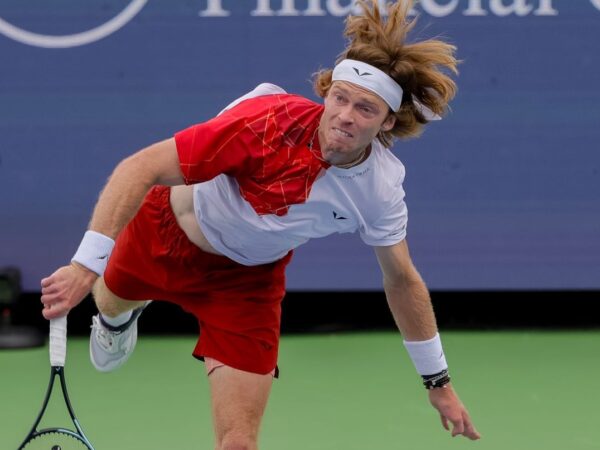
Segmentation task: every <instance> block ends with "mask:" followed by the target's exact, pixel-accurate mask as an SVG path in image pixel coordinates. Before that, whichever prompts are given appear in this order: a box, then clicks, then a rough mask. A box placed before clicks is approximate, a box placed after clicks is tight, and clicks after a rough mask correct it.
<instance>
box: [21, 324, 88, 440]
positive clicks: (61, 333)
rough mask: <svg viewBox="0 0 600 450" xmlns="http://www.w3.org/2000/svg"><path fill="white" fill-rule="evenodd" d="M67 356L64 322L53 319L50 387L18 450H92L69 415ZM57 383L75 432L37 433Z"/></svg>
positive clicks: (51, 431) (47, 430) (56, 430)
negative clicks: (66, 374) (58, 381)
mask: <svg viewBox="0 0 600 450" xmlns="http://www.w3.org/2000/svg"><path fill="white" fill-rule="evenodd" d="M66 355H67V318H66V317H61V318H60V319H53V320H51V321H50V365H51V367H50V383H49V384H48V389H47V390H46V397H45V398H44V403H43V404H42V409H41V411H40V413H39V414H38V416H37V419H35V422H34V424H33V426H32V427H31V431H30V432H29V434H28V435H27V437H26V438H25V440H24V441H23V443H22V444H21V445H20V446H19V449H18V450H23V449H25V450H86V449H87V450H94V447H92V444H90V441H88V439H87V438H86V437H85V434H84V433H83V430H82V429H81V426H80V425H79V421H78V420H77V417H76V416H75V413H74V412H73V407H72V406H71V402H70V400H69V394H68V393H67V383H66V382H65V358H66ZM57 377H58V379H59V380H60V387H61V389H62V393H63V397H64V399H65V406H66V407H67V410H68V411H69V415H70V416H71V420H72V421H73V425H74V426H75V430H69V429H66V428H44V429H42V430H38V426H39V424H40V422H41V420H42V417H43V416H44V412H46V407H47V406H48V400H50V396H51V395H52V389H53V388H54V384H55V381H56V378H57Z"/></svg>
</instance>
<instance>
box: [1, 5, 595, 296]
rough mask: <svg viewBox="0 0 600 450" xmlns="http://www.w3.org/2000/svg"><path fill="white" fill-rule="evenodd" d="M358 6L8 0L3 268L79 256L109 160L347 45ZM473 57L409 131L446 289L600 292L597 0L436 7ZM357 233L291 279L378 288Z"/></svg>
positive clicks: (4, 15)
mask: <svg viewBox="0 0 600 450" xmlns="http://www.w3.org/2000/svg"><path fill="white" fill-rule="evenodd" d="M350 12H351V6H350V1H347V0H346V1H345V0H296V1H294V0H279V1H275V0H273V1H269V0H244V1H239V0H229V1H228V0H208V1H207V0H203V1H201V0H168V1H167V0H86V1H85V2H78V1H75V0H53V1H48V0H28V1H26V2H24V1H22V0H0V266H2V265H8V264H11V265H16V266H19V267H20V268H21V269H22V271H23V273H24V284H25V288H26V289H27V290H29V291H37V290H38V289H39V279H40V278H41V277H42V276H45V275H47V274H48V273H50V272H51V271H52V270H54V269H55V268H56V267H58V266H59V265H62V264H63V263H65V262H67V261H68V260H69V258H70V256H71V255H72V254H73V253H74V251H75V249H76V247H77V245H78V243H79V240H80V237H81V236H82V234H83V232H84V230H85V229H86V224H87V221H88V219H89V216H90V213H91V209H92V207H93V205H94V203H95V200H96V198H97V195H98V192H99V190H100V189H101V188H102V186H103V184H104V182H105V180H106V178H107V177H108V175H109V174H110V172H111V170H112V168H113V167H114V165H115V164H116V163H117V162H118V161H119V160H121V159H122V158H124V157H125V156H127V155H129V154H131V153H132V152H134V151H135V150H137V149H140V148H142V147H144V146H146V145H148V144H150V143H152V142H154V141H156V140H159V139H163V138H165V137H168V136H171V135H172V134H173V133H174V132H175V131H177V130H179V129H182V128H184V127H187V126H188V125H190V124H192V123H195V122H199V121H202V120H205V119H207V118H209V117H211V116H212V115H214V114H215V113H216V112H217V111H219V110H220V109H221V108H222V107H223V106H224V105H225V104H227V103H228V102H229V101H231V100H232V99H233V98H235V97H237V96H239V95H240V94H243V93H244V92H246V91H248V90H250V89H251V88H252V87H254V85H256V84H258V83H259V82H262V81H270V82H274V83H277V84H280V85H281V86H283V87H285V88H286V89H287V90H288V91H290V92H295V93H299V94H303V95H306V96H309V97H311V98H313V99H316V97H315V95H314V94H313V93H312V89H311V84H310V76H311V73H313V72H315V71H316V70H318V69H319V68H322V67H331V66H332V64H333V62H334V60H335V57H336V55H338V54H339V52H340V51H341V50H342V49H343V47H344V40H343V39H342V37H341V31H342V29H343V19H344V16H346V15H347V14H348V13H350ZM416 12H418V13H419V14H420V18H419V25H418V27H417V30H416V33H414V36H415V37H429V36H443V37H444V38H447V39H449V40H450V41H451V42H453V43H455V44H456V45H457V46H458V49H459V51H458V56H459V58H460V59H461V60H462V61H463V63H462V65H461V74H460V77H459V78H458V83H459V88H460V90H459V94H458V96H457V98H456V100H455V101H454V102H453V104H452V109H453V111H452V113H451V114H450V115H449V116H448V117H447V118H446V119H445V120H443V121H442V122H438V123H434V124H432V125H431V126H430V127H428V129H427V130H426V132H425V134H424V135H423V136H422V137H421V138H420V139H418V140H412V141H406V142H399V143H398V144H397V145H396V146H395V148H394V150H393V151H394V152H395V154H396V155H397V156H398V157H399V158H400V159H401V160H402V161H403V162H404V163H405V165H406V167H407V179H406V183H405V189H406V191H407V203H408V207H409V217H410V219H409V232H408V240H409V243H410V246H411V249H412V253H413V258H414V260H415V261H416V264H417V266H418V268H419V269H420V271H421V272H422V274H423V276H424V278H425V279H426V281H427V282H428V284H429V286H430V287H431V288H432V289H451V290H454V289H600V206H599V197H600V173H599V170H600V152H599V150H600V149H599V144H598V142H600V106H599V105H600V83H599V82H598V80H599V78H598V77H599V75H600V58H599V55H600V0H554V1H552V0H540V1H531V0H530V1H527V0H489V1H487V0H471V1H463V0H422V2H421V4H420V6H418V7H417V10H416ZM380 278H381V276H380V273H379V269H378V267H377V263H376V260H375V257H374V255H373V252H372V250H371V249H370V248H368V247H365V246H364V245H362V244H361V242H360V239H359V238H358V237H357V236H333V237H329V238H326V239H320V240H315V241H313V242H310V243H309V244H307V245H306V246H304V247H302V248H301V249H299V250H298V251H297V252H296V257H295V260H294V262H293V263H292V265H291V267H290V270H289V288H290V289H294V290H312V289H318V290H322V289H336V290H346V289H364V290H367V289H380V287H381V283H380Z"/></svg>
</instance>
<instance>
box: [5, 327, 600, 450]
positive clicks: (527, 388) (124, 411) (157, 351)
mask: <svg viewBox="0 0 600 450" xmlns="http://www.w3.org/2000/svg"><path fill="white" fill-rule="evenodd" d="M443 338H444V343H445V349H446V354H447V357H448V360H449V362H450V367H451V373H452V375H453V377H454V385H455V388H456V389H457V391H458V392H459V394H460V395H461V397H462V399H463V401H464V403H465V404H466V405H467V406H468V408H469V410H470V413H471V416H472V418H473V420H474V422H475V424H476V426H477V427H478V429H479V431H480V432H481V433H482V435H483V439H482V440H480V441H478V442H471V441H467V440H466V439H463V438H454V439H453V438H451V437H450V436H449V434H448V433H447V432H446V431H444V430H443V428H442V427H441V425H440V422H439V418H438V416H437V414H436V413H435V411H434V410H433V409H432V408H431V407H430V406H429V404H428V400H427V394H426V391H425V389H424V388H422V387H421V386H420V383H419V378H418V377H417V375H416V373H415V371H414V369H413V367H412V364H411V363H410V362H409V360H408V357H407V355H406V353H405V351H404V349H403V347H402V344H401V339H400V337H399V335H398V334H396V333H392V332H381V333H357V334H333V335H302V336H300V335H298V336H284V337H283V339H282V344H281V351H280V354H281V356H280V367H281V379H280V380H278V381H276V382H275V384H274V388H273V393H272V396H271V401H270V403H269V407H268V410H267V413H266V416H265V420H264V425H263V428H262V434H261V449H262V450H371V449H377V450H379V449H403V450H433V449H440V448H443V449H479V450H508V449H510V450H537V449H543V450H591V449H600V427H599V422H600V383H599V382H598V373H600V332H598V331H573V332H567V331H561V332H548V331H543V332H541V331H529V332H524V331H519V332H445V333H443ZM194 343H195V338H194V337H183V338H182V337H177V338H175V337H150V336H142V337H141V338H140V340H139V341H138V347H137V349H136V351H135V353H134V354H133V356H132V358H131V360H130V361H129V362H128V363H127V365H126V366H125V367H123V368H121V369H120V370H118V371H117V372H114V373H111V374H101V373H96V372H95V371H94V369H93V368H92V366H91V364H90V363H89V362H88V356H87V340H86V339H82V338H72V339H71V340H70V341H69V349H68V355H67V365H66V374H67V384H68V386H69V390H70V394H71V400H72V403H73V406H74V408H75V411H76V413H77V415H78V417H79V419H80V422H81V424H82V426H83V428H84V430H85V431H86V434H87V435H88V437H89V438H90V440H91V441H92V443H93V444H94V446H95V448H96V450H137V449H143V450H155V449H156V450H159V449H160V450H164V449H178V450H192V449H212V448H213V440H212V425H211V422H210V409H209V398H208V384H207V381H206V376H205V374H204V366H203V364H202V363H200V362H198V361H196V360H195V359H193V358H192V357H191V356H190V353H191V350H192V348H193V346H194ZM48 373H49V363H48V357H47V349H46V348H42V349H34V350H18V351H14V350H10V351H8V350H3V351H0V377H1V378H0V380H1V384H0V399H1V400H0V404H1V408H0V449H1V450H11V449H16V448H17V446H18V444H19V443H20V441H21V439H22V438H23V437H24V436H25V435H26V433H27V432H28V431H29V427H30V426H31V424H32V422H33V420H34V418H35V416H36V414H37V411H38V409H39V407H40V404H41V402H42V398H43V394H44V391H45V389H46V384H47V381H48ZM58 392H59V391H55V393H58ZM57 398H58V397H55V399H57ZM53 406H56V404H54V405H53ZM55 409H57V408H53V409H52V412H53V413H54V412H55ZM53 416H54V417H53V421H56V422H60V423H50V422H46V423H45V424H46V425H48V426H50V425H53V426H55V425H62V423H63V422H64V419H62V416H61V415H59V414H58V413H56V414H53Z"/></svg>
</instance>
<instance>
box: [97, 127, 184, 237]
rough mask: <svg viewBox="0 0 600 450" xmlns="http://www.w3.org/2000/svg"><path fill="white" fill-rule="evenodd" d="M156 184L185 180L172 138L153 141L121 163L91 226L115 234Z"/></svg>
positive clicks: (130, 217)
mask: <svg viewBox="0 0 600 450" xmlns="http://www.w3.org/2000/svg"><path fill="white" fill-rule="evenodd" d="M156 184H162V185H169V186H175V185H178V184H183V177H182V174H181V170H180V167H179V159H178V156H177V149H176V146H175V141H174V139H173V138H171V139H167V140H165V141H162V142H158V143H156V144H153V145H151V146H150V147H147V148H145V149H143V150H141V151H139V152H137V153H135V154H134V155H132V156H130V157H128V158H126V159H124V160H123V161H122V162H121V163H119V165H118V166H117V167H116V168H115V170H114V171H113V173H112V175H111V176H110V178H109V180H108V182H107V184H106V186H105V188H104V189H103V191H102V193H101V194H100V197H99V199H98V203H97V204H96V207H95V208H94V213H93V214H92V219H91V221H90V225H89V228H90V230H93V231H97V232H98V233H101V234H103V235H105V236H108V237H110V238H112V239H114V238H116V236H117V235H118V234H119V233H120V231H121V230H122V229H123V228H124V227H125V225H126V224H127V223H128V222H129V221H130V220H131V219H132V218H133V216H134V215H135V214H136V212H137V211H138V209H139V207H140V205H141V204H142V202H143V200H144V197H145V196H146V193H147V192H148V191H149V190H150V188H151V187H152V186H154V185H156Z"/></svg>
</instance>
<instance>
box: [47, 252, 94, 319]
mask: <svg viewBox="0 0 600 450" xmlns="http://www.w3.org/2000/svg"><path fill="white" fill-rule="evenodd" d="M97 278H98V275H96V274H95V273H94V272H92V271H91V270H88V269H86V268H85V267H83V266H80V265H78V264H75V263H72V264H71V265H69V266H64V267H61V268H60V269H58V270H57V271H56V272H54V273H53V274H52V275H50V276H49V277H48V278H44V279H43V280H42V303H43V304H44V309H43V310H42V315H43V316H44V318H46V319H48V320H50V319H56V318H58V317H62V316H66V315H67V314H68V313H69V311H70V310H71V309H72V308H74V307H75V306H77V305H78V304H79V303H81V301H82V300H83V299H84V298H85V297H86V295H88V294H89V293H90V291H91V290H92V286H93V285H94V282H95V281H96V279H97Z"/></svg>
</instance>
